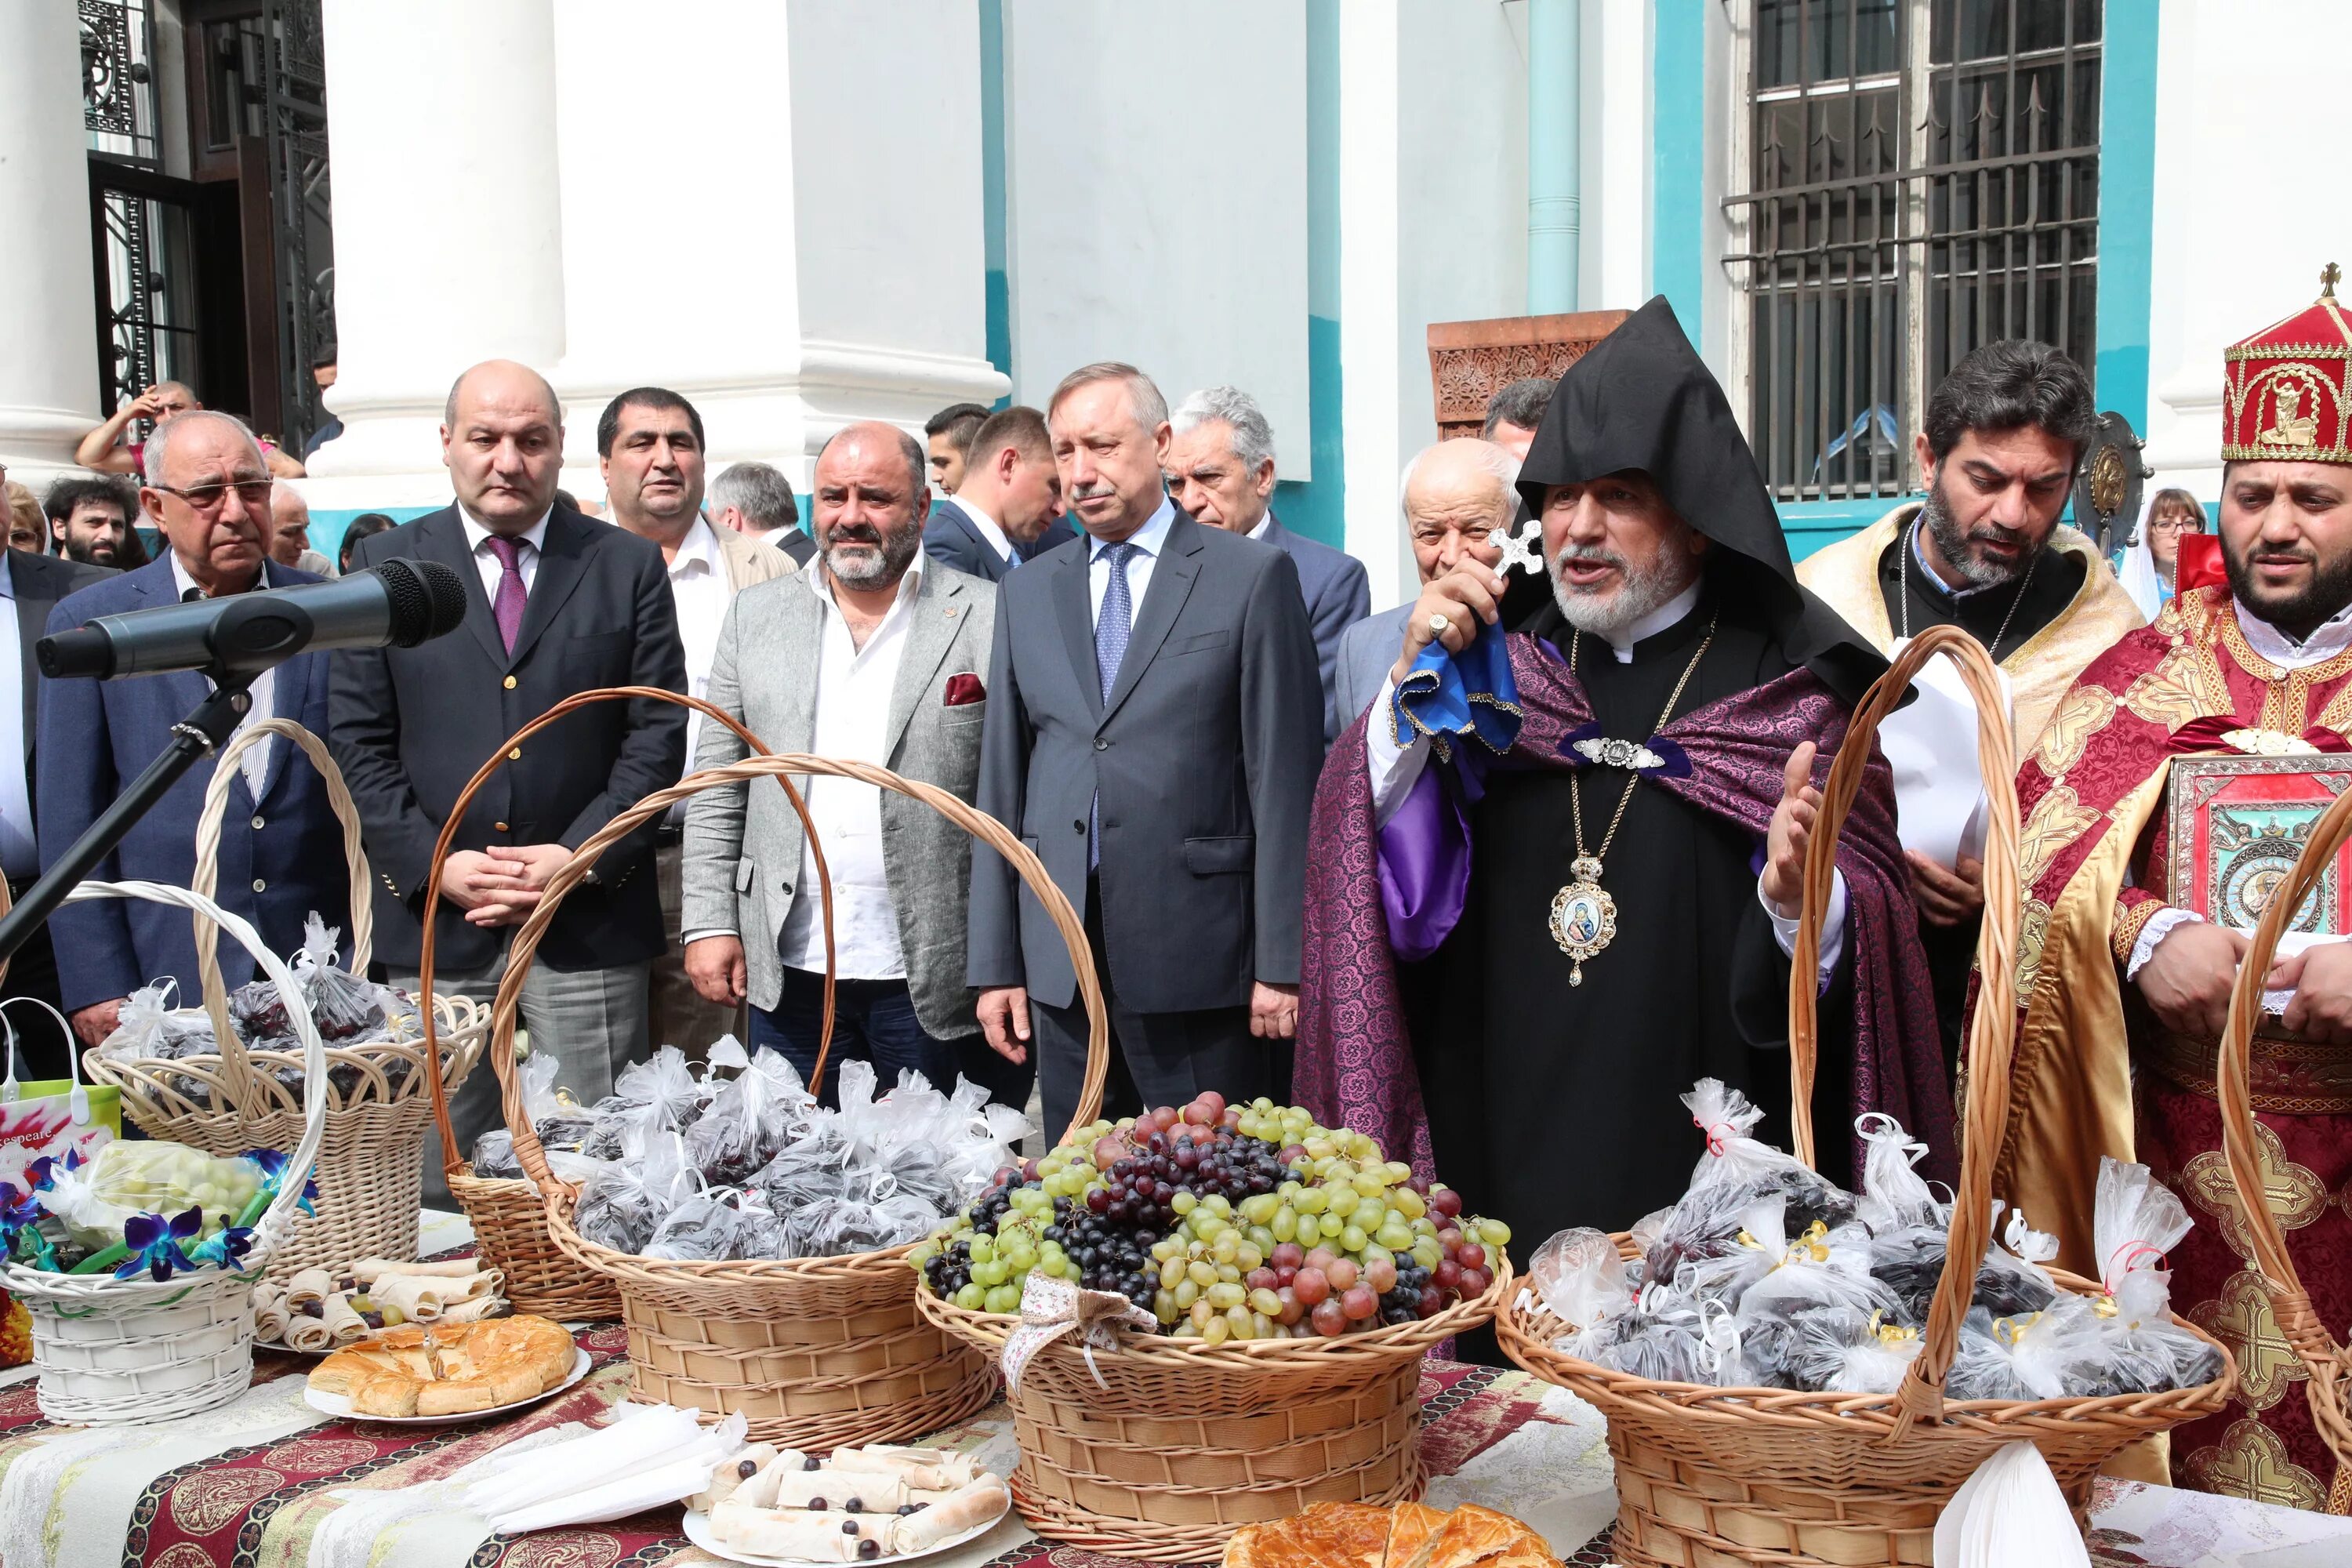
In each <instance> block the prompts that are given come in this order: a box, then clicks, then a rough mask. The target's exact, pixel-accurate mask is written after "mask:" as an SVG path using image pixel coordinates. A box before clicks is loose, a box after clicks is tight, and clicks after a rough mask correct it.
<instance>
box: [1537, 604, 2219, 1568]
mask: <svg viewBox="0 0 2352 1568" xmlns="http://www.w3.org/2000/svg"><path fill="white" fill-rule="evenodd" d="M1938 652H1942V653H1946V654H1948V655H1949V656H1950V657H1951V658H1953V660H1954V662H1955V663H1957V664H1958V666H1959V668H1960V673H1961V675H1962V677H1963V678H1964V679H1966V680H1967V682H1968V684H1969V691H1970V693H1971V695H1972V696H1974V698H1975V700H1976V704H1977V711H1978V714H1979V730H1978V742H1977V744H1978V751H1979V760H1980V763H1981V765H1982V767H1983V771H1984V776H1985V778H1986V780H1987V782H1988V789H1989V792H1990V798H1991V805H1992V809H1991V813H1990V827H1989V832H1988V843H1987V847H1986V852H1985V857H1984V865H1985V870H1984V887H1985V920H1984V929H1983V934H1982V936H1981V938H1980V939H1979V943H1978V947H1977V962H1978V966H1979V970H1980V972H1981V976H1982V978H1981V981H1980V984H1981V992H1980V994H1979V997H1978V1002H1977V1010H1976V1016H1975V1018H1974V1020H1973V1022H1972V1024H1971V1026H1970V1028H1969V1083H1970V1085H1971V1088H1972V1090H1973V1092H1972V1093H1971V1094H1970V1095H1969V1103H1968V1109H1967V1120H1966V1123H1965V1125H1964V1126H1963V1128H1962V1139H1963V1148H1962V1157H1961V1168H1960V1187H1959V1192H1958V1199H1957V1201H1956V1202H1955V1203H1954V1205H1953V1207H1952V1226H1951V1237H1950V1241H1949V1244H1948V1247H1949V1250H1948V1257H1947V1259H1946V1263H1945V1268H1944V1273H1943V1277H1942V1279H1941V1280H1940V1281H1939V1282H1938V1283H1937V1288H1936V1294H1935V1299H1934V1301H1933V1303H1932V1305H1931V1306H1930V1308H1929V1310H1928V1315H1927V1333H1926V1337H1925V1342H1924V1344H1923V1347H1922V1349H1921V1350H1920V1352H1919V1355H1918V1357H1917V1359H1916V1360H1915V1361H1914V1362H1913V1363H1912V1366H1911V1371H1910V1373H1909V1375H1908V1376H1907V1377H1906V1379H1905V1380H1904V1383H1903V1385H1902V1387H1901V1389H1900V1390H1899V1391H1898V1392H1897V1393H1895V1394H1804V1393H1796V1392H1791V1391H1789V1390H1785V1389H1760V1388H1749V1389H1727V1388H1712V1387H1700V1386H1696V1385H1694V1384H1671V1383H1650V1382H1646V1381H1644V1380H1643V1379H1640V1378H1634V1377H1627V1376H1625V1375H1623V1374H1622V1373H1614V1372H1610V1371H1607V1370H1604V1369H1602V1368H1601V1367H1598V1366H1595V1365H1593V1364H1591V1363H1589V1362H1582V1361H1578V1360H1575V1359H1573V1358H1571V1357H1569V1356H1565V1355H1562V1354H1560V1353H1559V1352H1557V1351H1555V1350H1553V1349H1552V1342H1553V1340H1555V1339H1556V1338H1558V1337H1559V1335H1560V1334H1562V1333H1563V1332H1564V1331H1566V1330H1567V1328H1568V1327H1569V1325H1567V1324H1565V1323H1563V1322H1561V1321H1559V1319H1558V1318H1557V1317H1555V1316H1553V1315H1552V1314H1551V1313H1550V1312H1549V1311H1548V1310H1544V1308H1543V1307H1542V1306H1541V1304H1540V1303H1538V1302H1535V1301H1533V1300H1532V1299H1523V1300H1521V1301H1519V1302H1517V1303H1515V1304H1514V1305H1513V1306H1512V1307H1511V1309H1510V1310H1507V1311H1506V1312H1505V1313H1504V1314H1503V1315H1502V1317H1500V1318H1499V1319H1498V1320H1497V1321H1496V1336H1497V1338H1498V1339H1499V1340H1500V1341H1501V1342H1502V1345H1503V1349H1504V1350H1505V1352H1507V1353H1508V1354H1509V1355H1510V1357H1511V1359H1512V1360H1514V1361H1516V1362H1517V1363H1519V1364H1520V1365H1521V1366H1524V1367H1526V1368H1527V1369H1528V1371H1530V1372H1532V1373H1536V1374H1537V1375H1538V1376H1539V1377H1543V1378H1545V1379H1547V1380H1549V1381H1550V1382H1552V1383H1556V1384H1559V1385H1560V1386H1561V1387H1563V1388H1567V1389H1569V1390H1570V1391H1572V1392H1574V1393H1576V1394H1580V1395H1581V1396H1582V1397H1583V1398H1584V1399H1586V1400H1588V1401H1590V1402H1591V1404H1592V1405H1595V1406H1597V1407H1598V1408H1599V1409H1600V1410H1601V1414H1602V1415H1605V1416H1606V1417H1607V1418H1608V1422H1609V1447H1610V1452H1611V1453H1612V1455H1613V1456H1614V1457H1615V1458H1616V1461H1617V1496H1618V1512H1617V1539H1616V1552H1617V1555H1618V1557H1619V1559H1620V1560H1621V1561H1622V1562H1623V1563H1626V1564H1627V1565H1628V1568H1663V1565H1667V1564H1671V1565H1673V1568H1697V1565H1699V1564H1705V1565H1706V1568H1754V1565H1758V1564H1765V1563H1770V1564H1774V1565H1775V1568H1782V1565H1789V1568H1793V1565H1798V1564H1809V1563H1824V1564H1827V1563H1834V1564H1838V1565H1840V1568H1855V1565H1874V1564H1885V1565H1889V1568H1894V1565H1902V1568H1925V1565H1927V1564H1930V1563H1933V1562H1934V1539H1933V1538H1934V1532H1935V1524H1936V1516H1937V1514H1938V1513H1939V1512H1940V1511H1941V1510H1942V1509H1943V1506H1944V1504H1945V1503H1946V1502H1947V1501H1948V1500H1949V1499H1950V1497H1951V1495H1952V1493H1953V1492H1954V1491H1956V1490H1957V1489H1958V1488H1959V1485H1960V1483H1961V1482H1962V1481H1965V1480H1966V1479H1968V1478H1969V1476H1970V1475H1971V1474H1973V1473H1974V1472H1975V1470H1976V1468H1977V1467H1978V1466H1979V1464H1981V1463H1983V1462H1984V1460H1985V1459H1987V1458H1990V1457H1991V1455H1992V1454H1993V1453H1994V1452H1995V1451H1996V1450H1998V1449H1999V1448H2000V1447H2002V1446H2003V1445H2005V1444H2008V1443H2011V1442H2015V1441H2017V1440H2019V1439H2024V1440H2026V1441H2029V1442H2032V1444H2033V1445H2034V1446H2035V1447H2038V1448H2040V1449H2041V1450H2042V1457H2043V1458H2045V1459H2047V1460H2048V1461H2049V1464H2050V1468H2051V1470H2052V1472H2053V1474H2054V1475H2055V1477H2056V1478H2057V1481H2058V1484H2059V1486H2060V1487H2061V1488H2062V1489H2063V1490H2064V1491H2065V1493H2066V1495H2067V1497H2068V1499H2069V1500H2071V1501H2072V1502H2073V1503H2074V1507H2075V1510H2076V1512H2077V1513H2078V1515H2079V1514H2080V1513H2081V1512H2082V1510H2084V1507H2085V1506H2086V1505H2087V1503H2088V1500H2089V1494H2090V1485H2091V1479H2092V1477H2093V1475H2094V1474H2095V1472H2096V1471H2097V1469H2098V1468H2099V1467H2100V1466H2101V1465H2102V1464H2104V1463H2105V1462H2106V1461H2107V1460H2108V1459H2109V1458H2112V1457H2114V1455H2115V1454H2116V1453H2117V1452H2118V1451H2120V1450H2121V1449H2123V1448H2124V1447H2126V1446H2128V1445H2130V1444H2132V1443H2135V1442H2137V1441H2138V1440H2139V1439H2141V1438H2143V1437H2147V1436H2152V1435H2153V1434H2155V1433H2158V1432H2162V1431H2164V1430H2166V1429H2167V1428H2168V1427H2170V1426H2177V1425H2179V1423H2181V1422H2183V1421H2189V1420H2194V1419H2196V1418H2197V1417H2199V1416H2202V1415H2210V1414H2212V1413H2213V1412H2214V1411H2216V1410H2218V1409H2220V1408H2221V1402H2222V1399H2223V1396H2224V1395H2225V1394H2226V1393H2227V1391H2228V1389H2229V1387H2230V1385H2231V1381H2232V1380H2233V1379H2234V1377H2235V1375H2236V1368H2235V1367H2234V1366H2233V1365H2231V1363H2230V1362H2229V1359H2228V1352H2226V1351H2224V1352H2222V1356H2223V1364H2222V1376H2221V1379H2220V1380H2219V1381H2216V1382H2213V1383H2209V1384H2203V1385H2202V1386H2200V1387H2196V1388H2185V1389H2172V1390H2167V1391H2165V1392H2161V1393H2156V1394H2127V1395H2120V1396H2116V1397H2112V1398H2104V1399H2053V1400H2043V1401H2038V1402H2033V1403H2011V1402H2006V1401H1996V1400H1975V1401H1969V1402H1965V1403H1962V1402H1957V1401H1956V1402H1953V1403H1950V1404H1947V1403H1945V1401H1944V1398H1943V1380H1944V1375H1945V1373H1947V1372H1948V1371H1949V1370H1950V1367H1951V1363H1952V1357H1953V1353H1954V1352H1955V1350H1956V1349H1957V1347H1958V1339H1959V1328H1960V1320H1961V1319H1962V1317H1963V1316H1965V1315H1966V1313H1967V1310H1968V1308H1969V1299H1970V1297H1971V1295H1972V1293H1973V1290H1974V1287H1975V1276H1976V1266H1975V1260H1976V1259H1978V1258H1981V1257H1982V1256H1983V1254H1984V1249H1985V1247H1986V1244H1987V1242H1988V1241H1989V1239H1990V1231H1991V1226H1992V1214H1991V1200H1992V1163H1993V1157H1994V1154H1995V1152H1997V1151H1998V1149H1999V1147H2000V1134H2001V1130H2002V1127H2003V1125H2004V1123H2005V1122H2006V1121H2007V1120H2008V1116H2009V1086H2010V1050H2011V1034H2012V1032H2013V1029H2014V1026H2015V1007H2014V1005H2013V996H2014V987H2015V974H2016V971H2015V955H2016V943H2017V927H2018V915H2019V908H2020V900H2019V892H2018V879H2017V839H2018V819H2017V795H2016V791H2015V790H2014V788H2013V787H2011V781H2012V780H2013V779H2014V777H2015V774H2016V769H2015V766H2014V763H2013V761H2012V758H2011V739H2010V730H2009V724H2008V721H2006V719H2004V718H2002V717H2001V715H2002V714H2003V712H2004V711H2005V708H2004V705H2003V703H2002V701H2001V700H2000V683H1999V679H1998V677H1997V676H1996V675H1995V673H1994V671H1993V667H1992V663H1991V661H1990V659H1989V658H1987V657H1986V655H1985V652H1984V649H1983V648H1982V647H1979V645H1978V644H1977V643H1976V641H1975V640H1974V639H1973V638H1971V637H1969V636H1968V634H1967V633H1965V632H1962V631H1960V630H1958V628H1957V627H1952V626H1937V627H1935V628H1932V629H1931V630H1929V631H1927V633H1925V634H1923V635H1922V636H1920V637H1918V638H1916V640H1914V641H1913V642H1912V643H1911V645H1910V646H1909V647H1906V649H1905V650H1904V651H1903V653H1902V654H1901V655H1900V656H1898V657H1897V658H1896V659H1895V665H1894V668H1892V669H1890V670H1889V671H1888V672H1887V673H1886V674H1885V676H1883V677H1882V678H1880V679H1879V681H1878V683H1877V684H1876V685H1875V686H1874V687H1873V688H1872V689H1871V690H1870V693H1869V695H1868V696H1867V697H1865V698H1864V700H1863V702H1862V705H1861V706H1860V708H1858V709H1857V710H1855V713H1854V717H1853V724H1852V726H1851V727H1850V728H1849V729H1848V730H1847V731H1846V735H1845V739H1844V741H1843V743H1842V744H1841V745H1840V746H1839V749H1838V753H1837V759H1836V762H1835V763H1834V764H1833V765H1832V767H1831V769H1830V774H1829V780H1828V783H1827V785H1826V787H1825V788H1824V789H1823V791H1822V806H1821V813H1820V817H1819V821H1818V824H1817V826H1815V828H1814V830H1813V834H1812V838H1811V845H1810V847H1809V853H1808V855H1807V858H1806V862H1805V884H1804V915H1803V918H1802V919H1801V921H1800V922H1799V926H1798V934H1797V942H1796V952H1795V954H1794V955H1793V957H1792V958H1791V960H1790V963H1791V966H1792V968H1791V975H1790V1033H1789V1045H1790V1069H1791V1070H1790V1076H1791V1078H1792V1079H1794V1089H1795V1097H1794V1098H1795V1103H1794V1118H1793V1120H1794V1122H1795V1135H1794V1140H1793V1142H1794V1143H1795V1146H1796V1153H1797V1156H1798V1157H1799V1158H1800V1159H1801V1160H1803V1161H1804V1162H1805V1163H1807V1164H1811V1163H1812V1158H1813V1133H1812V1122H1811V1084H1812V1076H1813V1065H1814V1057H1813V1053H1814V1048H1815V1047H1814V1039H1815V1035H1814V1029H1815V1014H1814V1004H1815V989H1814V984H1813V981H1814V971H1815V968H1816V963H1817V959H1818V956H1819V949H1820V937H1821V921H1822V910H1823V909H1824V908H1825V907H1826V906H1827V904H1828V901H1829V894H1830V888H1831V879H1832V871H1833V867H1834V857H1835V854H1836V847H1837V845H1836V840H1837V835H1838V830H1839V828H1840V827H1841V826H1843V823H1844V820H1845V815H1846V811H1847V808H1848V807H1849V806H1850V805H1852V804H1853V797H1854V793H1855V791H1856V789H1857V788H1858V787H1859V786H1860V784H1861V778H1862V770H1863V767H1864V763H1866V762H1867V761H1868V759H1869V756H1870V753H1871V752H1872V750H1873V745H1872V742H1873V741H1874V738H1875V737H1876V734H1877V731H1878V724H1879V721H1880V720H1881V719H1883V718H1884V717H1885V715H1886V713H1887V712H1888V711H1889V710H1892V709H1893V707H1894V706H1895V702H1896V701H1898V700H1900V699H1901V698H1902V696H1903V694H1904V692H1905V691H1906V689H1908V688H1909V686H1910V683H1911V678H1912V676H1913V675H1914V674H1915V673H1916V671H1917V670H1918V668H1919V667H1920V666H1921V665H1922V664H1924V663H1925V662H1926V661H1927V659H1928V658H1931V657H1933V656H1934V655H1935V654H1937V653H1938ZM1618 1244H1619V1246H1620V1247H1623V1248H1627V1249H1629V1251H1630V1248H1631V1242H1630V1240H1629V1238H1627V1237H1622V1236H1621V1237H1618ZM2055 1278H2056V1279H2057V1280H2058V1282H2059V1284H2060V1285H2061V1286H2062V1287H2063V1288H2064V1289H2073V1290H2085V1289H2091V1288H2092V1287H2091V1285H2090V1282H2089V1281H2086V1280H2083V1279H2076V1278H2075V1277H2074V1276H2072V1275H2065V1274H2060V1275H2056V1276H2055ZM2173 1321H2174V1322H2175V1323H2176V1324H2179V1326H2181V1327H2183V1328H2187V1329H2189V1331H2191V1332H2193V1333H2197V1334H2198V1337H2199V1338H2200V1339H2204V1340H2205V1341H2206V1342H2208V1343H2209V1344H2210V1343H2213V1341H2212V1339H2211V1337H2210V1335H2206V1334H2204V1333H2203V1332H2201V1331H2198V1330H2197V1329H2195V1328H2194V1327H2193V1325H2189V1324H2186V1323H2182V1322H2181V1321H2180V1320H2179V1319H2178V1318H2175V1319H2174V1320H2173ZM2215 1348H2216V1349H2217V1350H2219V1349H2220V1348H2221V1347H2220V1346H2219V1345H2218V1344H2217V1345H2215Z"/></svg>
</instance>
